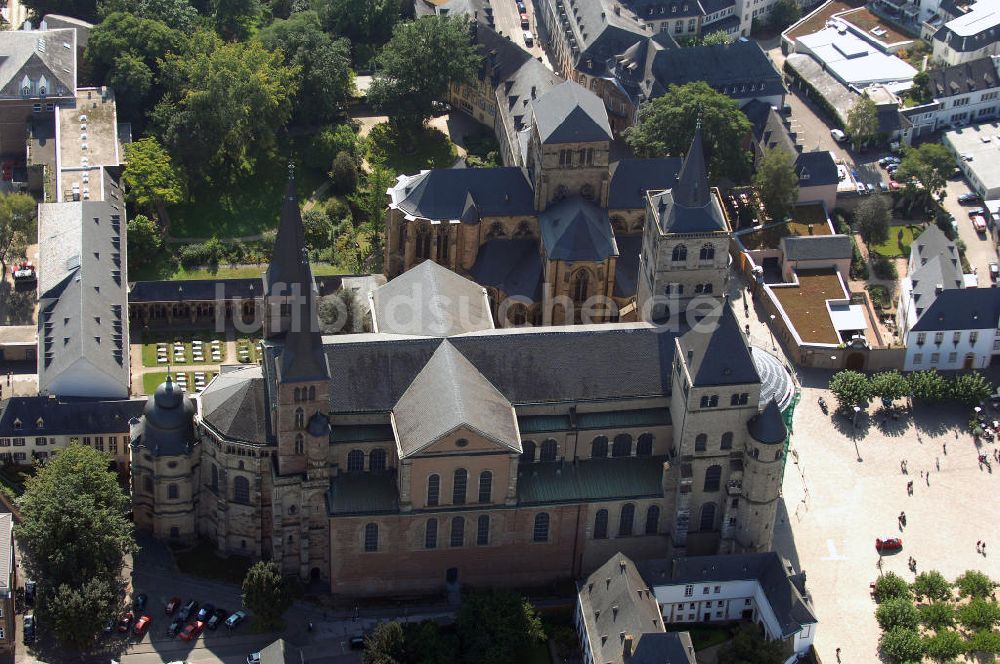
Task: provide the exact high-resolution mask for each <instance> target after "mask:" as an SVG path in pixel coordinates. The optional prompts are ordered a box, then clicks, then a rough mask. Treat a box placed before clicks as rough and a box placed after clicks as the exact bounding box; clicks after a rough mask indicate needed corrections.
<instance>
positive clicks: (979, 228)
mask: <svg viewBox="0 0 1000 664" xmlns="http://www.w3.org/2000/svg"><path fill="white" fill-rule="evenodd" d="M972 226H973V228H975V229H976V232H977V233H985V232H986V220H985V219H983V218H982V217H981V216H980V215H978V214H977V215H976V216H975V217H973V218H972Z"/></svg>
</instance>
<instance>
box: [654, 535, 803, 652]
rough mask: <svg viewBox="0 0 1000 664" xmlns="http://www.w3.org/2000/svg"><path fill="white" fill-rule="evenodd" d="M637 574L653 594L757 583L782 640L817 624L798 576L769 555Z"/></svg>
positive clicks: (697, 559) (680, 563)
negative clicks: (663, 588)
mask: <svg viewBox="0 0 1000 664" xmlns="http://www.w3.org/2000/svg"><path fill="white" fill-rule="evenodd" d="M639 571H640V572H642V576H643V579H645V580H646V582H647V583H648V584H649V585H650V586H651V587H652V588H653V590H654V591H655V590H656V588H657V587H659V586H665V585H672V586H681V585H687V584H699V583H700V584H706V583H712V582H716V583H718V582H723V581H757V582H758V583H760V587H761V590H762V591H763V592H764V597H765V598H766V599H767V602H768V604H770V606H771V610H772V611H773V613H774V616H775V618H776V619H777V621H778V624H779V626H780V627H781V630H782V638H788V637H790V636H792V635H793V634H796V633H797V632H799V631H800V630H801V629H802V628H803V627H804V626H806V625H812V624H815V623H816V622H817V620H816V616H815V614H814V613H813V611H812V607H811V606H810V601H809V599H808V597H806V596H804V595H803V594H802V591H801V590H800V586H801V587H803V588H804V580H803V579H802V576H801V575H800V574H790V573H789V572H788V571H786V569H785V564H784V563H783V562H782V560H781V558H780V557H779V556H778V554H777V553H774V552H773V551H769V552H767V553H734V554H728V555H721V556H688V557H680V558H676V559H674V560H673V561H661V560H657V561H649V562H646V563H642V564H640V565H639Z"/></svg>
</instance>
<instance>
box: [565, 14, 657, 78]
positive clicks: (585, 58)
mask: <svg viewBox="0 0 1000 664" xmlns="http://www.w3.org/2000/svg"><path fill="white" fill-rule="evenodd" d="M615 4H616V3H615V2H614V0H590V1H589V2H578V3H577V4H576V5H574V9H576V10H577V11H574V12H567V14H566V15H567V18H568V19H569V21H568V22H569V29H570V30H571V31H572V35H573V38H574V39H575V40H576V43H577V44H578V45H579V53H578V54H577V55H576V62H575V66H576V69H578V70H580V71H583V72H587V73H592V74H603V73H606V71H607V63H608V60H609V59H610V58H612V57H613V56H615V55H618V54H619V53H622V52H623V51H625V50H626V49H628V48H629V47H630V46H632V45H633V44H635V43H636V42H637V41H641V40H644V39H646V38H647V37H648V33H646V32H644V31H643V29H642V28H641V27H640V26H639V24H638V21H636V19H635V18H634V17H632V16H631V15H630V14H629V12H627V11H620V12H615Z"/></svg>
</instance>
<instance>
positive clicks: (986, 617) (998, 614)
mask: <svg viewBox="0 0 1000 664" xmlns="http://www.w3.org/2000/svg"><path fill="white" fill-rule="evenodd" d="M957 614H958V622H960V623H962V625H963V626H964V627H966V628H967V629H968V630H969V631H973V632H975V631H979V630H983V629H993V626H994V625H996V624H997V623H998V622H1000V606H997V603H996V602H992V601H990V600H986V599H983V598H982V597H975V598H973V599H972V600H971V601H970V602H969V603H968V604H965V605H963V606H960V607H958V611H957Z"/></svg>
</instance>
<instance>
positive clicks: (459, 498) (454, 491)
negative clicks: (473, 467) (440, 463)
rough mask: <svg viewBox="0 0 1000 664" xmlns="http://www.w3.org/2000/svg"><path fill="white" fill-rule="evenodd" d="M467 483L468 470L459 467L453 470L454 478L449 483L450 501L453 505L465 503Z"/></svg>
mask: <svg viewBox="0 0 1000 664" xmlns="http://www.w3.org/2000/svg"><path fill="white" fill-rule="evenodd" d="M468 483H469V471H467V470H466V469H465V468H459V469H458V470H456V471H455V479H454V482H453V483H452V485H451V502H452V504H453V505H464V504H465V490H466V486H467V485H468Z"/></svg>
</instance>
